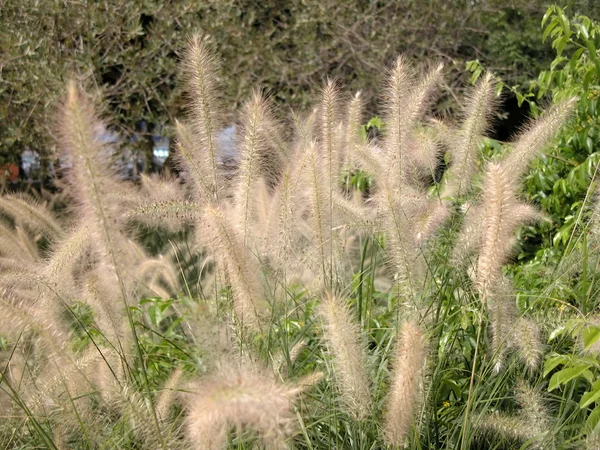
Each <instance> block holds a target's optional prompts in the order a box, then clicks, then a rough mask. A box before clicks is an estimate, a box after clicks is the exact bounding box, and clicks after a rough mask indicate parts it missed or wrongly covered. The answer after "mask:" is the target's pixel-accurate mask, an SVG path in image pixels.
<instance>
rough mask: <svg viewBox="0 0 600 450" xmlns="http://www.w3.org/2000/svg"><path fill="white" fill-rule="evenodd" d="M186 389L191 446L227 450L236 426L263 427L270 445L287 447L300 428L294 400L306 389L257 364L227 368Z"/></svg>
mask: <svg viewBox="0 0 600 450" xmlns="http://www.w3.org/2000/svg"><path fill="white" fill-rule="evenodd" d="M186 391H187V392H188V393H187V394H186V397H187V417H186V430H187V439H188V443H189V446H190V448H197V449H198V450H200V449H202V450H221V449H223V448H225V444H226V443H227V431H228V429H230V428H235V429H237V430H238V431H242V430H244V429H250V430H253V431H255V432H257V433H258V434H259V436H260V438H261V440H262V441H263V442H264V443H265V445H267V446H268V447H269V448H287V443H286V440H287V438H288V437H289V436H291V435H293V434H294V433H295V431H296V429H297V424H296V419H295V416H294V414H293V411H292V403H293V400H294V398H295V397H296V396H297V395H298V394H299V393H300V389H299V388H297V387H294V386H288V385H285V384H282V383H279V382H276V381H275V380H273V379H271V378H269V377H268V376H266V375H261V374H260V373H256V372H254V371H253V370H251V369H240V368H238V369H236V368H227V369H223V370H221V371H220V372H219V373H216V374H215V375H213V376H208V377H206V378H205V379H203V380H201V381H198V382H197V383H195V384H191V385H190V386H189V387H188V388H187V389H186Z"/></svg>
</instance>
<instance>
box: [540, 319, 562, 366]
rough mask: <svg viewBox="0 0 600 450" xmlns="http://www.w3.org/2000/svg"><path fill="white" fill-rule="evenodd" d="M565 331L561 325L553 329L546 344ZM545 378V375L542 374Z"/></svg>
mask: <svg viewBox="0 0 600 450" xmlns="http://www.w3.org/2000/svg"><path fill="white" fill-rule="evenodd" d="M564 331H565V326H564V325H561V326H560V327H558V328H555V329H554V330H552V333H550V336H549V337H548V342H550V341H553V340H554V339H556V338H557V337H558V336H560V335H561V334H562V333H564ZM544 376H545V374H544Z"/></svg>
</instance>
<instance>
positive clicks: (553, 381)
mask: <svg viewBox="0 0 600 450" xmlns="http://www.w3.org/2000/svg"><path fill="white" fill-rule="evenodd" d="M589 368H590V365H589V364H576V365H575V366H574V367H568V368H566V369H562V370H560V371H558V372H556V373H555V374H554V375H552V378H550V383H549V385H548V391H550V392H551V391H553V390H554V389H556V388H557V387H559V386H560V385H563V384H566V383H568V382H569V381H571V380H573V379H575V378H578V377H580V376H583V377H584V378H586V379H590V378H591V377H592V376H593V375H592V373H591V372H590V371H589V370H588V369H589ZM586 371H587V372H588V373H586Z"/></svg>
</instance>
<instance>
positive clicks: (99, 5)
mask: <svg viewBox="0 0 600 450" xmlns="http://www.w3.org/2000/svg"><path fill="white" fill-rule="evenodd" d="M545 3H547V2H545V1H543V0H514V1H512V2H505V1H500V0H485V1H475V2H473V1H465V0H458V1H456V2H447V1H446V0H427V1H416V0H407V1H401V2H398V1H392V0H381V1H377V2H372V1H366V0H360V1H355V2H338V1H333V0H326V1H323V0H283V1H274V0H267V1H265V2H254V1H251V0H224V1H221V0H219V1H216V0H205V1H197V0H181V1H176V2H170V1H163V0H144V1H139V0H102V1H72V0H4V1H3V2H2V8H1V11H0V48H1V50H2V54H3V57H2V62H1V66H0V70H1V72H0V114H2V117H3V118H4V126H3V127H2V129H1V130H0V145H1V151H0V158H1V160H2V161H7V160H8V161H15V160H17V159H18V155H19V154H20V153H21V151H22V150H23V149H25V148H28V147H29V148H33V149H36V150H38V151H39V152H40V153H42V154H46V155H47V154H48V153H49V152H50V151H51V150H52V148H53V145H54V144H53V139H52V126H51V125H52V120H50V119H51V117H52V116H53V114H54V112H55V105H56V104H57V102H58V99H59V98H60V96H61V95H62V93H63V91H64V86H65V83H66V80H67V79H69V78H71V77H76V78H78V79H79V80H80V81H82V82H83V83H84V84H85V85H87V86H88V87H89V88H91V89H93V90H95V91H96V92H97V93H98V94H99V95H102V96H103V97H104V102H103V103H104V104H107V105H108V111H107V112H108V113H109V114H110V115H111V117H112V118H113V120H114V123H115V124H116V125H117V126H119V127H121V128H122V129H121V130H120V131H121V132H124V133H123V134H125V135H127V134H131V133H132V132H133V131H140V130H139V128H140V125H139V124H140V122H141V121H142V120H144V121H145V122H146V123H149V124H153V125H160V124H167V125H168V124H170V123H171V120H170V117H171V115H176V114H177V110H178V108H179V105H180V103H181V101H180V94H179V92H178V91H177V89H176V79H177V69H176V66H177V61H178V54H179V51H180V49H181V48H182V46H183V44H184V42H185V40H186V38H187V37H188V36H189V35H190V34H191V33H192V32H194V31H199V30H200V31H202V32H204V33H206V34H209V35H212V36H213V37H214V39H215V41H216V44H217V46H218V50H219V53H220V54H222V55H223V58H224V61H225V65H226V67H225V68H224V69H225V70H224V71H223V73H224V74H231V73H234V74H235V76H231V77H230V76H227V77H225V79H224V80H222V81H223V83H224V84H225V88H226V89H225V92H226V93H227V98H226V99H225V100H226V103H227V104H228V105H230V106H231V107H234V106H237V105H239V103H240V101H241V100H242V99H244V98H246V97H247V96H248V94H249V91H250V89H251V88H252V87H253V86H257V85H260V86H263V87H264V88H265V89H266V90H267V91H268V92H269V93H270V94H271V95H272V96H273V97H274V98H275V99H276V100H278V101H285V102H286V104H287V105H292V106H293V107H300V108H302V107H306V106H307V105H308V104H309V102H310V100H311V94H310V93H311V92H314V88H315V86H317V85H319V84H320V82H322V81H323V79H324V78H325V77H340V78H342V79H344V80H346V82H347V83H348V84H349V87H350V88H351V89H353V90H358V89H362V90H364V91H365V94H366V97H367V98H368V99H371V101H372V99H373V93H374V92H375V91H376V90H377V87H378V85H379V83H380V78H381V73H382V70H381V68H382V67H385V66H386V65H389V62H390V61H391V60H392V59H393V58H394V57H396V56H397V55H398V54H401V53H402V54H405V55H406V56H408V57H410V58H412V59H413V60H416V61H419V62H421V63H422V64H425V63H427V62H428V61H430V60H440V59H441V60H443V61H444V62H446V63H447V64H448V65H449V66H450V67H451V68H454V72H455V73H456V76H455V77H448V78H447V79H448V80H450V82H449V84H450V85H449V86H448V87H449V88H450V91H449V92H452V89H456V88H457V87H459V86H460V85H461V81H463V80H461V79H460V75H459V73H460V71H459V70H457V69H462V68H464V63H465V62H466V61H468V60H473V59H478V60H480V61H481V62H482V63H483V64H484V65H485V66H486V67H488V68H489V69H491V70H494V71H495V72H496V73H498V74H499V75H500V76H501V77H503V78H504V79H505V80H506V81H507V83H508V84H515V83H523V82H524V81H526V80H528V79H531V78H532V77H533V76H534V75H535V74H537V73H538V72H539V71H540V69H541V68H542V67H546V66H547V65H548V63H549V61H551V60H552V52H551V51H550V49H549V46H545V47H544V46H542V45H541V42H540V35H539V24H540V20H541V17H542V14H543V11H544V10H545ZM590 5H591V2H590V3H586V2H585V1H583V2H580V4H579V5H572V7H573V8H574V10H573V11H572V12H577V11H578V10H581V11H580V12H582V13H587V14H590V15H592V16H593V14H592V12H591V11H589V10H590V9H592V8H591V6H590ZM451 105H452V95H449V96H448V101H446V102H444V101H442V102H441V103H440V104H439V105H438V108H439V109H440V110H441V111H442V112H443V110H444V109H446V108H449V107H451ZM143 131H145V130H143ZM149 131H152V130H149ZM166 132H167V133H168V131H166ZM0 162H1V161H0Z"/></svg>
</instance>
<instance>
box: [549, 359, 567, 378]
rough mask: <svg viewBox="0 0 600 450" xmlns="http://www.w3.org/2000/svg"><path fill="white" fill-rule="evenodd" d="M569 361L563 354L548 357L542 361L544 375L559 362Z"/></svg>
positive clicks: (565, 362)
mask: <svg viewBox="0 0 600 450" xmlns="http://www.w3.org/2000/svg"><path fill="white" fill-rule="evenodd" d="M568 362H569V358H567V357H566V356H564V355H555V356H553V357H551V358H548V359H547V360H546V362H545V363H544V376H546V375H548V374H549V373H550V372H552V370H554V369H555V368H556V367H558V366H560V365H561V364H567V363H568Z"/></svg>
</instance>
